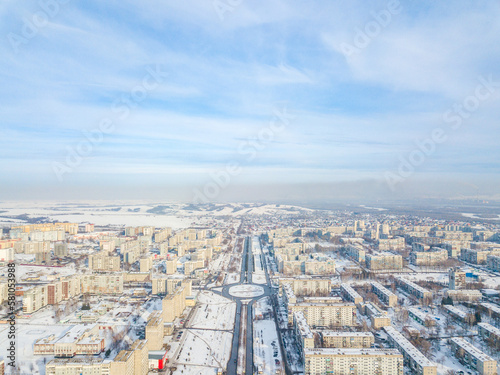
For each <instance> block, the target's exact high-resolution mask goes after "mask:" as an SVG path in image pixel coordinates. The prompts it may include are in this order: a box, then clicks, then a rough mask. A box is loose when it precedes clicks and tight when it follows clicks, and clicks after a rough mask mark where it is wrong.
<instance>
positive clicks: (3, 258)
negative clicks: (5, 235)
mask: <svg viewBox="0 0 500 375" xmlns="http://www.w3.org/2000/svg"><path fill="white" fill-rule="evenodd" d="M12 261H14V248H12V247H7V248H5V249H0V262H3V263H9V262H12Z"/></svg>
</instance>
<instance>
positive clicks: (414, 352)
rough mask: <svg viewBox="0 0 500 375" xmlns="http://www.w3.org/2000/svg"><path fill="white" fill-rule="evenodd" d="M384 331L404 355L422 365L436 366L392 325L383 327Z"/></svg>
mask: <svg viewBox="0 0 500 375" xmlns="http://www.w3.org/2000/svg"><path fill="white" fill-rule="evenodd" d="M384 331H385V332H386V333H387V334H388V335H389V336H390V337H391V339H392V340H393V341H394V342H396V343H397V345H398V346H399V347H400V348H401V350H403V351H404V352H405V353H406V355H408V356H409V357H411V358H412V359H413V360H414V361H415V362H416V363H418V364H419V365H421V366H422V367H430V366H436V365H435V364H434V363H432V362H431V361H430V360H428V359H427V357H425V356H424V355H423V354H422V353H421V352H420V351H419V350H418V349H417V348H415V347H414V346H413V344H412V343H411V342H409V341H408V340H407V339H406V338H405V337H404V336H403V335H402V334H401V333H400V332H399V331H397V330H396V329H395V328H394V327H392V326H388V327H384Z"/></svg>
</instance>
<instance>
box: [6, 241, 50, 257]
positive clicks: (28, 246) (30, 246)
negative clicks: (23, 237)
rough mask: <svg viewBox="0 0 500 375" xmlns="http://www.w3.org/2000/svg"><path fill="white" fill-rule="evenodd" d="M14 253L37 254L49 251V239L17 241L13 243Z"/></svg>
mask: <svg viewBox="0 0 500 375" xmlns="http://www.w3.org/2000/svg"><path fill="white" fill-rule="evenodd" d="M14 250H15V252H16V254H19V253H22V254H38V253H48V252H50V241H19V242H16V243H14Z"/></svg>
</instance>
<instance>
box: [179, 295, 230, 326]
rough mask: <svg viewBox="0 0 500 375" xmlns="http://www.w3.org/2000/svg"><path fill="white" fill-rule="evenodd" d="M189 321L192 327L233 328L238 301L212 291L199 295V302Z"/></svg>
mask: <svg viewBox="0 0 500 375" xmlns="http://www.w3.org/2000/svg"><path fill="white" fill-rule="evenodd" d="M193 314H194V315H193V317H192V318H191V319H190V321H189V327H190V328H200V329H217V330H232V329H233V327H234V319H235V314H236V303H235V302H231V301H230V300H228V299H227V298H224V297H222V296H219V295H217V294H215V293H212V292H207V291H203V292H200V294H199V295H198V304H197V305H196V307H195V310H194V313H193Z"/></svg>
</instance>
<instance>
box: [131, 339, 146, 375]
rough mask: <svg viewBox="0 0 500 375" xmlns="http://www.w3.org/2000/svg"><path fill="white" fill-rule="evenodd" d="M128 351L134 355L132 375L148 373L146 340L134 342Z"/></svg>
mask: <svg viewBox="0 0 500 375" xmlns="http://www.w3.org/2000/svg"><path fill="white" fill-rule="evenodd" d="M128 350H129V351H131V352H132V353H134V375H147V374H148V372H149V356H148V351H149V349H148V345H147V340H136V341H134V343H133V344H132V345H130V348H129V349H128Z"/></svg>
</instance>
